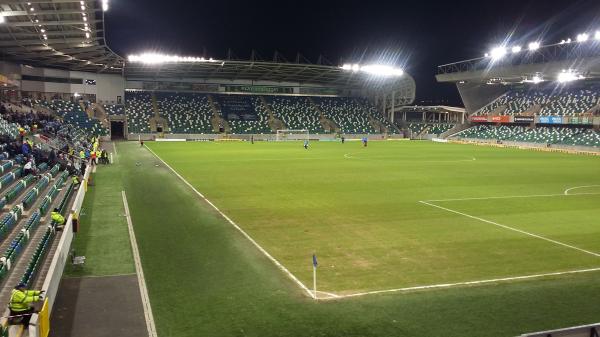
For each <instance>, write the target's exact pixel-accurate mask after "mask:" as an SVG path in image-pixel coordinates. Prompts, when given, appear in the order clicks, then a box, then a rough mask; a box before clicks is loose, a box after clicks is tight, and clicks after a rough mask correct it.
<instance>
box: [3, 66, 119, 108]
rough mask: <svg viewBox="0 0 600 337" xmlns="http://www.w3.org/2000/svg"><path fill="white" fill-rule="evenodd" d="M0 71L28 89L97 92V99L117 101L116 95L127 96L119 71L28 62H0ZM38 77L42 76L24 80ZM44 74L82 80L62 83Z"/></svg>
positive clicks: (23, 89) (71, 92)
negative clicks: (87, 81)
mask: <svg viewBox="0 0 600 337" xmlns="http://www.w3.org/2000/svg"><path fill="white" fill-rule="evenodd" d="M0 73H2V74H3V75H5V76H7V77H8V78H10V79H13V80H16V81H19V82H20V90H21V91H26V92H42V93H63V94H73V95H74V94H75V93H79V94H91V95H95V96H96V101H97V102H98V103H114V102H117V97H118V96H121V98H123V97H124V93H125V80H124V79H123V76H121V75H118V74H97V73H89V72H81V71H68V70H60V69H50V68H37V67H31V66H27V65H18V64H14V63H7V62H0ZM23 76H26V77H28V78H31V77H35V78H39V79H40V80H24V79H23ZM44 78H56V79H61V80H63V81H64V82H69V81H68V80H69V79H78V80H79V79H81V80H83V81H82V83H81V84H75V83H59V82H56V81H44V80H43V79H44ZM86 80H93V81H95V83H96V84H95V85H91V84H86Z"/></svg>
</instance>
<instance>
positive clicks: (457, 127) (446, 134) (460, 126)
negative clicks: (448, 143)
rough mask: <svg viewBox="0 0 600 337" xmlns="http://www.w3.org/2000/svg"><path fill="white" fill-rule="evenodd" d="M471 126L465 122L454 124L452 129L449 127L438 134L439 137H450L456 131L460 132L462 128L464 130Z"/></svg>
mask: <svg viewBox="0 0 600 337" xmlns="http://www.w3.org/2000/svg"><path fill="white" fill-rule="evenodd" d="M471 126H472V125H469V124H467V123H465V124H454V127H453V128H452V129H450V130H448V131H446V132H444V133H442V134H441V135H440V138H444V139H446V138H449V137H452V136H454V135H455V134H457V133H459V132H461V131H463V130H466V129H468V128H470V127H471Z"/></svg>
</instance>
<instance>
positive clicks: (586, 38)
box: [577, 33, 590, 42]
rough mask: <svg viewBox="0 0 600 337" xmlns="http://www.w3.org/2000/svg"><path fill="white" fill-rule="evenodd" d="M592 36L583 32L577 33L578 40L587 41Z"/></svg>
mask: <svg viewBox="0 0 600 337" xmlns="http://www.w3.org/2000/svg"><path fill="white" fill-rule="evenodd" d="M589 38H590V36H589V34H587V33H581V34H578V35H577V42H585V41H587V40H588V39H589Z"/></svg>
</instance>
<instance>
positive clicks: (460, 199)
mask: <svg viewBox="0 0 600 337" xmlns="http://www.w3.org/2000/svg"><path fill="white" fill-rule="evenodd" d="M599 186H600V185H599ZM583 187H584V186H581V188H583ZM585 187H590V186H585ZM569 190H571V189H569ZM569 190H567V191H569ZM565 192H566V191H565ZM598 194H600V192H598V193H594V192H590V193H574V194H567V193H556V194H530V195H506V196H497V197H473V198H450V199H432V200H423V201H419V202H444V201H468V200H493V199H518V198H543V197H564V196H577V195H598Z"/></svg>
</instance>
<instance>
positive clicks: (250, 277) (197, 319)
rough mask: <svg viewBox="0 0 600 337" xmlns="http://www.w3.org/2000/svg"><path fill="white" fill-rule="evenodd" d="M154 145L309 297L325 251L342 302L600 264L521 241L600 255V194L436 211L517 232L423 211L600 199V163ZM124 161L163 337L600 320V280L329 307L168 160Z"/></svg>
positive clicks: (329, 280)
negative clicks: (314, 267)
mask: <svg viewBox="0 0 600 337" xmlns="http://www.w3.org/2000/svg"><path fill="white" fill-rule="evenodd" d="M148 146H149V147H150V148H152V149H153V150H155V151H156V152H157V153H159V154H160V156H162V157H163V158H164V159H165V160H167V162H169V163H170V164H172V165H173V166H174V167H175V168H176V170H178V172H180V173H181V174H182V175H183V176H184V177H185V178H186V179H187V180H188V181H189V182H190V183H192V184H193V185H194V186H195V187H196V188H197V189H198V190H199V191H201V192H202V193H205V194H206V196H207V197H208V198H209V199H210V200H211V201H212V202H214V203H215V204H217V206H218V207H220V208H221V209H222V210H223V211H224V212H225V213H226V214H227V215H228V216H230V217H231V218H232V219H233V220H235V221H236V222H237V223H238V224H239V225H240V226H241V227H242V228H244V229H245V230H246V231H247V232H248V233H250V234H251V235H252V237H254V238H255V239H256V240H257V241H258V242H259V243H260V244H261V245H263V247H265V249H267V250H268V251H269V252H270V253H271V254H273V256H275V257H276V258H277V259H279V260H280V261H281V262H282V263H283V264H284V265H285V266H286V267H287V268H288V269H289V270H290V271H292V272H293V273H294V274H295V275H296V276H297V277H299V278H300V279H301V280H302V282H303V283H305V284H307V285H308V286H309V287H310V283H311V274H310V272H311V254H312V253H313V251H315V252H316V253H317V254H318V256H319V262H320V267H319V284H320V286H319V287H320V288H321V289H323V290H329V291H332V292H335V293H337V294H352V293H355V292H359V291H372V290H379V289H389V288H398V287H406V286H411V285H417V286H418V285H424V284H425V285H426V284H439V282H452V281H461V280H467V281H471V280H481V279H489V278H490V277H503V276H519V275H530V274H532V273H542V274H544V273H549V272H556V271H565V270H579V269H581V268H587V267H594V266H598V264H596V263H595V258H593V255H590V254H588V253H584V252H581V251H578V250H575V249H572V248H568V247H565V246H561V245H558V244H553V243H550V242H548V241H546V240H543V239H534V238H533V237H531V236H529V235H526V234H522V233H518V232H515V231H514V230H513V229H516V230H522V231H525V232H530V233H535V234H537V235H540V236H543V237H545V238H548V239H552V240H556V241H560V242H564V243H565V244H568V245H570V246H573V247H577V248H580V249H583V250H589V251H590V252H595V251H598V250H600V247H597V246H598V243H597V236H598V235H597V234H596V232H597V228H596V227H598V221H597V219H598V208H599V206H598V205H599V203H598V197H597V196H596V195H594V194H586V195H584V194H582V195H578V196H571V197H561V196H540V197H531V198H521V199H519V198H509V199H475V200H459V201H440V202H432V204H433V205H436V206H439V207H444V208H447V209H451V210H453V211H454V212H460V213H462V214H468V215H469V216H472V217H476V218H481V219H483V220H485V221H490V222H493V223H497V224H500V225H505V226H510V227H511V228H513V229H506V228H502V227H499V226H497V225H494V224H491V223H488V222H483V221H479V220H475V219H473V218H469V217H467V216H463V215H460V214H457V213H452V212H449V211H446V210H444V209H440V208H436V207H433V206H429V205H426V204H422V203H419V201H423V200H440V199H455V198H474V197H483V198H487V197H490V196H511V195H512V196H517V195H521V196H522V195H530V194H536V195H537V194H543V195H546V194H552V195H554V194H562V193H563V192H564V190H565V189H568V188H570V187H572V186H573V187H577V186H585V185H596V184H600V183H599V182H598V179H599V177H600V175H599V173H600V165H599V164H600V163H599V160H600V158H594V157H588V156H575V155H563V154H557V153H541V152H533V151H521V150H513V149H496V148H489V147H479V146H471V145H452V144H434V143H429V142H372V143H370V144H369V147H368V148H366V149H364V148H362V147H361V146H360V144H359V143H355V142H349V143H346V144H344V145H342V144H340V143H325V142H324V143H316V142H313V143H312V144H311V148H310V150H308V151H305V150H304V149H303V148H302V145H301V144H300V143H256V144H254V145H252V144H249V143H168V144H167V143H149V144H148ZM116 148H117V150H118V153H117V152H115V163H114V164H113V166H114V167H111V171H110V172H113V171H114V172H118V174H114V175H113V174H112V173H111V174H109V175H107V172H108V171H106V172H105V171H104V170H105V169H107V168H103V167H101V168H100V169H99V171H98V175H99V176H100V175H104V177H105V178H106V179H104V178H102V179H100V177H99V180H98V183H102V184H103V185H107V187H108V186H110V187H111V188H112V189H114V190H116V191H121V190H125V191H126V193H127V198H128V201H129V208H130V212H131V217H132V221H133V226H134V229H135V233H136V237H137V243H138V247H139V251H140V256H141V260H142V265H143V269H144V274H145V277H146V284H147V286H148V292H149V295H150V301H151V306H152V311H153V313H154V317H155V320H156V327H157V330H158V335H159V336H160V337H197V336H211V337H220V336H223V337H229V336H257V337H258V336H260V337H264V336H285V337H288V336H289V337H296V336H320V337H323V336H356V337H358V336H361V337H363V336H368V337H375V336H378V337H379V336H428V335H431V334H432V333H433V334H442V335H444V336H456V337H467V336H473V337H480V336H492V337H495V336H498V337H499V336H517V335H519V334H521V333H524V332H528V331H539V330H546V329H553V328H561V327H566V326H573V325H580V324H586V323H592V322H597V321H598V317H597V303H598V302H599V301H600V272H585V273H580V274H562V275H554V276H549V277H542V278H536V279H520V280H514V281H506V282H494V283H486V284H475V285H470V286H457V287H449V288H440V289H428V290H422V291H402V292H396V293H383V294H377V295H367V296H361V297H354V298H344V299H340V300H326V301H315V300H313V299H311V298H310V297H309V296H307V295H306V293H305V292H304V291H302V290H301V289H300V288H299V287H298V286H297V285H296V284H295V283H294V282H291V281H290V279H289V278H288V277H286V276H285V275H284V273H282V272H281V271H280V270H279V269H278V268H276V267H275V266H274V264H273V263H272V262H271V261H270V260H268V259H267V258H266V257H265V256H264V255H263V254H262V253H261V252H260V251H259V250H258V249H257V248H256V247H255V246H254V245H253V244H251V243H250V242H249V240H248V239H246V238H245V237H244V236H243V235H241V234H240V232H239V231H237V230H236V229H235V228H234V227H233V226H231V224H229V223H228V222H227V221H226V220H225V219H224V218H223V217H222V216H221V215H220V214H218V213H217V212H216V211H215V210H214V209H213V208H212V207H211V206H210V205H208V204H207V203H206V202H204V201H203V200H202V199H201V198H199V197H198V195H196V193H195V192H194V191H192V190H191V189H190V188H189V187H188V186H187V185H186V184H184V183H183V182H182V181H181V180H180V179H179V178H178V177H177V176H176V175H175V174H173V172H171V171H170V170H169V169H168V168H167V167H166V166H165V165H163V164H162V162H161V161H160V160H158V159H157V158H156V157H155V156H154V155H153V154H152V153H150V151H148V150H147V149H145V148H141V147H140V146H139V144H137V143H135V142H125V143H118V144H117V146H116ZM344 155H346V156H345V157H344ZM473 157H474V158H475V159H476V160H473ZM113 168H114V169H115V170H112V169H113ZM110 172H108V173H110ZM97 192H98V193H99V194H98V195H96V198H95V199H94V200H97V201H102V200H104V199H103V198H104V197H110V196H111V195H113V194H112V192H111V193H108V194H102V193H100V190H98V191H97ZM571 192H573V193H597V192H599V191H598V189H597V188H595V187H590V188H584V189H575V190H572V191H571ZM99 205H100V206H99V207H98V210H96V209H94V214H102V212H107V209H105V207H102V205H104V204H103V203H99ZM91 207H96V202H94V203H92V206H91ZM120 210H121V208H120V206H119V207H116V208H112V209H111V212H113V213H115V214H120V213H119V212H120ZM82 221H83V219H82ZM92 229H93V228H92ZM90 233H92V234H93V232H90ZM98 234H99V233H98ZM94 240H96V241H98V240H100V241H102V240H104V241H106V240H107V239H106V238H105V236H99V235H92V236H90V237H89V240H86V241H89V242H92V241H94ZM96 244H97V245H98V246H101V245H102V242H97V243H96ZM88 246H89V243H88ZM111 247H112V246H111ZM88 253H89V251H88ZM128 254H130V252H129V251H128V250H127V251H126V255H128ZM89 258H90V259H91V258H92V256H89ZM111 261H112V260H111V259H99V262H104V263H105V264H111ZM332 266H333V267H332ZM98 270H100V269H98ZM101 270H106V268H104V267H103V268H102V269H101ZM321 295H323V296H324V295H325V294H321Z"/></svg>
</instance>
